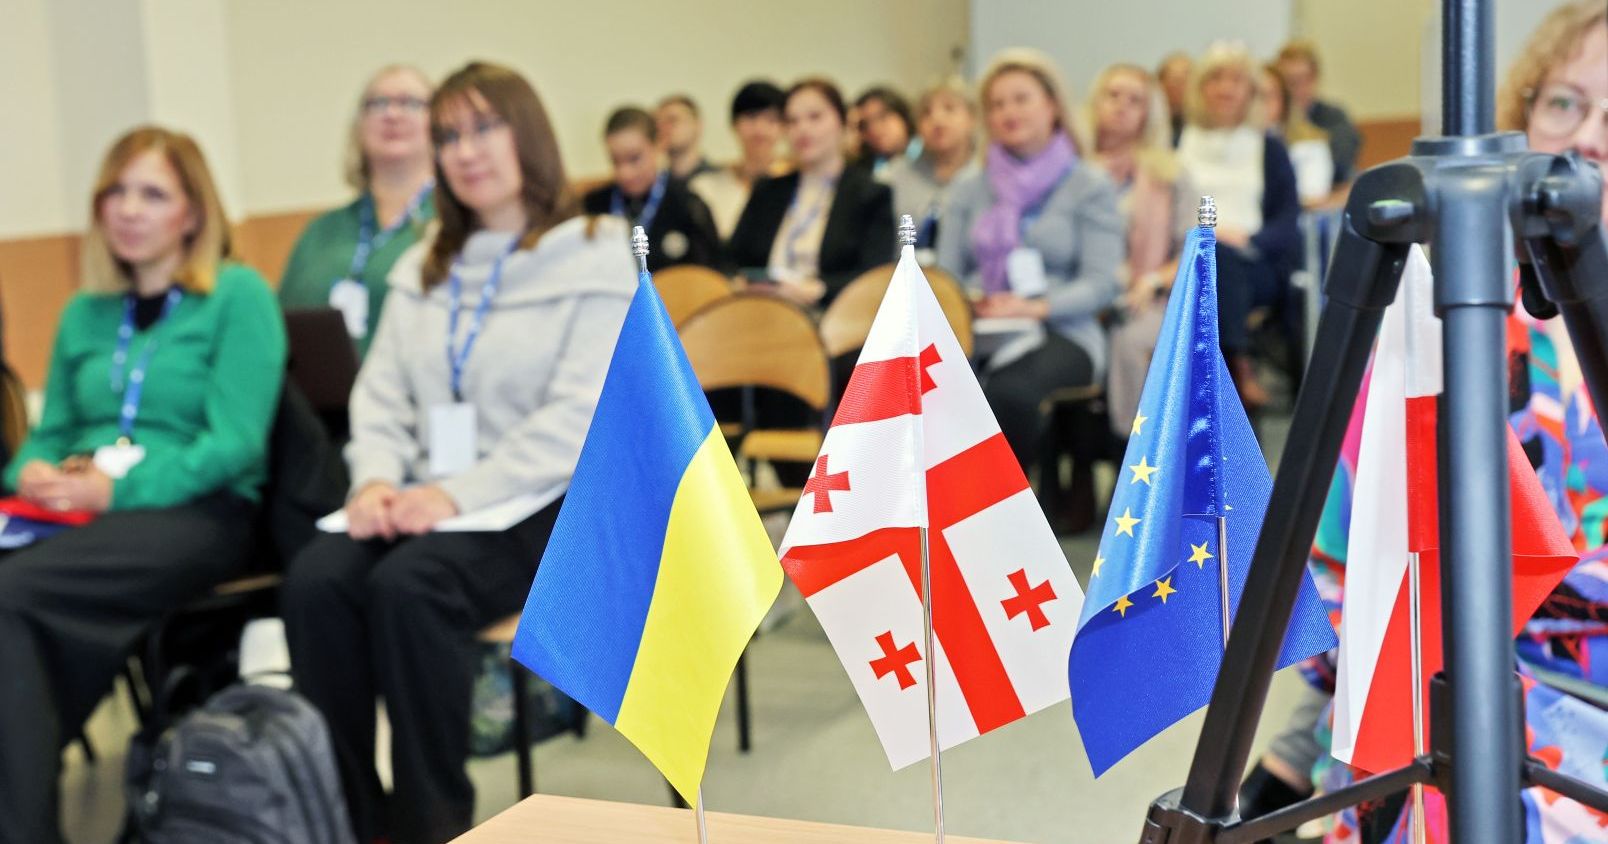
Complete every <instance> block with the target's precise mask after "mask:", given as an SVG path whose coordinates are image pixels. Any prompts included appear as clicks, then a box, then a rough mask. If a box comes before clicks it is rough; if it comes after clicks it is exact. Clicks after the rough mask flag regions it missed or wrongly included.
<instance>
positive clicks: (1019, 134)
mask: <svg viewBox="0 0 1608 844" xmlns="http://www.w3.org/2000/svg"><path fill="white" fill-rule="evenodd" d="M978 90H979V92H980V96H979V99H980V100H981V101H982V104H983V117H984V122H985V124H986V126H987V129H988V140H989V142H988V147H987V151H986V152H985V153H984V161H983V170H982V172H979V173H975V174H972V175H971V176H968V177H966V178H965V179H963V180H960V181H958V182H956V184H955V185H954V186H953V187H952V188H950V193H949V202H948V206H947V208H946V209H945V212H944V223H943V227H942V229H941V230H940V231H939V234H938V263H939V264H940V265H941V266H943V267H944V268H945V269H947V270H949V271H950V272H951V273H954V274H955V276H956V277H957V278H960V279H962V280H963V282H964V283H965V284H966V286H967V287H968V288H969V289H970V291H971V292H972V293H973V295H975V296H976V297H977V315H978V316H979V317H981V318H983V319H988V318H991V317H998V318H1000V319H999V320H995V321H994V322H995V324H996V325H998V326H1000V330H999V331H996V332H994V333H991V334H982V333H980V335H979V344H978V349H979V354H980V356H981V357H983V358H984V360H983V372H984V375H983V378H984V384H983V392H984V393H985V394H986V395H987V396H988V399H989V403H990V404H991V405H992V406H993V408H994V415H995V416H996V417H998V419H999V424H1000V429H1001V430H1002V431H1003V432H1004V434H1005V438H1006V440H1007V441H1009V442H1010V445H1011V448H1012V449H1013V450H1014V451H1015V453H1016V458H1017V460H1019V461H1020V462H1021V463H1022V465H1023V466H1031V465H1033V463H1034V462H1036V458H1037V453H1038V450H1039V448H1040V444H1041V440H1042V438H1043V436H1044V433H1045V427H1046V426H1045V419H1044V415H1043V412H1042V411H1041V409H1040V405H1041V404H1042V402H1043V400H1044V397H1045V396H1046V395H1048V394H1049V393H1051V392H1052V391H1054V390H1056V389H1058V388H1062V387H1076V386H1086V385H1089V384H1093V383H1096V382H1098V381H1099V380H1100V379H1101V378H1102V377H1103V375H1104V371H1105V362H1106V338H1105V332H1104V330H1103V329H1102V328H1101V327H1100V313H1101V312H1102V311H1104V310H1105V309H1106V308H1107V307H1109V306H1110V304H1111V303H1112V302H1113V301H1114V300H1115V299H1116V297H1117V295H1118V293H1120V292H1121V289H1122V282H1121V279H1120V273H1121V266H1122V261H1123V253H1124V251H1125V250H1124V247H1123V242H1124V233H1123V223H1122V215H1121V214H1120V213H1119V212H1118V210H1117V196H1116V191H1115V189H1114V188H1113V187H1112V184H1111V180H1110V179H1109V178H1107V177H1106V175H1105V173H1104V172H1102V171H1101V169H1100V168H1098V167H1090V166H1088V165H1087V163H1086V162H1084V161H1083V160H1082V159H1081V158H1080V154H1079V150H1078V147H1077V144H1076V142H1075V141H1074V139H1073V137H1072V134H1071V127H1070V125H1069V120H1068V111H1067V108H1066V106H1065V102H1064V99H1063V97H1064V92H1065V90H1066V87H1065V86H1064V85H1063V84H1061V81H1060V75H1059V73H1058V72H1057V71H1056V70H1055V68H1054V65H1053V64H1052V63H1051V62H1050V60H1049V59H1048V58H1047V57H1046V56H1044V55H1042V54H1040V53H1037V52H1035V51H1031V50H1008V51H1006V52H1004V53H1001V54H1000V55H999V56H998V57H997V58H996V59H995V60H994V62H993V63H992V64H991V65H990V67H989V69H988V71H987V72H986V73H985V74H984V75H983V78H982V83H981V85H979V88H978ZM979 324H980V326H982V325H987V323H982V322H981V321H980V323H979ZM1090 480H1091V481H1092V478H1091V479H1090ZM1091 491H1092V487H1091ZM1091 500H1092V498H1091Z"/></svg>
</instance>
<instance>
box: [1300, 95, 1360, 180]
mask: <svg viewBox="0 0 1608 844" xmlns="http://www.w3.org/2000/svg"><path fill="white" fill-rule="evenodd" d="M1307 119H1308V120H1311V121H1312V125H1314V126H1316V127H1318V128H1319V129H1322V130H1323V131H1325V132H1327V133H1328V134H1329V155H1330V157H1332V158H1333V159H1334V183H1335V184H1336V185H1339V184H1342V183H1344V182H1347V181H1350V179H1351V177H1352V176H1354V175H1356V174H1355V172H1354V171H1355V170H1356V167H1357V154H1358V153H1359V152H1361V151H1362V133H1361V132H1359V131H1357V127H1356V125H1355V124H1353V123H1352V122H1351V118H1350V116H1348V115H1347V114H1346V113H1345V111H1344V110H1342V109H1341V108H1340V107H1339V106H1336V105H1332V104H1330V103H1326V102H1324V101H1322V100H1315V101H1313V103H1312V109H1311V110H1310V111H1308V112H1307Z"/></svg>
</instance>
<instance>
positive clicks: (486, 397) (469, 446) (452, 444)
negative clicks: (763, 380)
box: [281, 63, 636, 844]
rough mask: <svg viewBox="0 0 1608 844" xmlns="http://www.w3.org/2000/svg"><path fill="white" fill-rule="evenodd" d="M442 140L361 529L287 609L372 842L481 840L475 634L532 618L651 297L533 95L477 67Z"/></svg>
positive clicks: (376, 376)
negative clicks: (474, 832)
mask: <svg viewBox="0 0 1608 844" xmlns="http://www.w3.org/2000/svg"><path fill="white" fill-rule="evenodd" d="M430 126H431V131H432V134H433V135H434V137H435V142H436V150H437V152H436V169H437V183H438V185H439V188H438V191H437V194H436V202H437V205H438V210H439V212H440V221H441V222H440V225H439V227H438V228H437V229H436V230H435V231H433V232H432V233H431V234H430V235H429V236H428V237H427V238H426V239H425V240H423V241H421V242H420V243H419V244H417V245H416V246H415V247H414V248H412V249H410V250H409V251H408V252H407V253H406V254H405V255H403V256H402V257H401V258H400V259H399V260H398V261H397V264H396V266H395V268H394V269H393V270H392V272H391V277H390V282H391V288H392V290H391V296H390V297H389V299H388V300H387V302H386V306H385V313H384V315H383V316H382V317H381V319H380V326H379V330H378V332H377V333H376V336H375V338H374V345H373V347H372V348H371V349H370V351H369V355H368V357H367V358H366V359H365V361H364V363H363V369H362V371H361V372H360V373H359V375H358V379H357V386H356V388H355V389H354V391H353V394H352V401H351V415H352V440H351V444H350V445H349V446H348V447H347V450H346V458H347V463H348V464H349V466H350V468H351V477H352V492H351V497H350V498H349V500H348V501H347V504H346V517H347V521H348V525H349V527H348V529H347V531H346V532H345V533H340V534H326V535H324V536H322V537H320V538H319V539H317V540H315V541H314V542H312V543H311V544H310V545H308V546H307V548H306V549H305V550H303V551H302V553H301V554H299V555H297V557H296V559H295V560H294V561H292V563H291V565H290V568H289V572H288V574H287V576H286V581H285V586H284V594H283V597H282V599H281V603H282V611H283V614H284V617H285V627H286V633H287V635H288V637H289V640H290V651H291V664H292V671H293V673H294V675H295V680H296V687H297V689H298V690H299V691H300V692H301V693H302V694H304V695H306V696H307V699H308V700H310V701H312V703H313V704H314V705H315V706H317V707H318V709H319V710H320V711H321V712H322V713H323V715H324V718H325V720H326V721H327V722H328V723H329V730H330V737H331V742H332V744H333V747H334V750H335V756H336V761H337V763H338V765H339V768H340V772H341V781H342V786H343V788H344V790H345V792H346V798H347V803H348V806H349V807H350V809H351V817H352V823H353V826H354V827H355V831H356V833H357V839H358V840H359V841H373V840H375V838H376V837H377V836H381V835H384V836H387V837H388V838H389V840H390V841H393V842H397V843H398V844H402V842H440V841H446V840H448V839H450V838H453V837H455V836H457V835H459V834H461V833H463V832H464V831H466V830H468V829H469V826H470V822H471V820H472V818H473V812H474V787H473V785H472V784H471V783H470V781H469V777H468V775H467V773H466V772H465V770H464V761H465V759H466V757H467V755H468V751H469V727H470V723H469V721H470V692H471V687H472V685H473V672H474V665H473V659H472V654H473V650H472V648H473V643H474V636H475V633H476V631H478V630H480V629H482V628H483V627H485V626H486V625H488V624H490V623H492V622H494V621H497V620H499V619H502V618H505V617H507V616H509V615H511V614H513V613H515V612H518V611H519V609H520V607H521V606H523V604H524V600H525V595H526V594H527V593H528V592H529V591H530V584H531V581H532V580H533V579H534V577H535V574H536V565H537V562H538V561H539V560H540V559H541V557H542V551H543V550H544V549H545V547H546V544H547V538H548V536H549V535H550V533H551V531H552V527H553V522H554V519H555V518H556V517H557V514H558V508H559V501H560V500H561V496H562V495H563V492H564V490H565V489H566V488H567V487H568V485H569V479H570V475H571V473H572V472H573V471H574V468H575V461H576V459H577V458H578V457H579V455H580V449H581V443H582V441H583V440H584V438H585V436H586V430H587V427H588V426H589V425H590V424H591V419H592V411H593V410H594V409H595V407H596V406H597V400H598V396H599V393H600V392H601V390H602V385H603V377H604V374H605V373H606V371H607V370H608V365H609V357H610V355H611V354H612V351H613V348H614V338H615V336H616V335H617V334H618V333H619V329H620V325H621V323H622V322H623V321H624V319H625V311H626V309H627V307H628V306H629V304H630V299H631V296H632V294H633V293H634V291H635V288H636V272H635V261H634V260H633V259H632V257H631V253H630V247H629V246H628V244H627V240H628V239H627V235H626V232H625V229H624V225H623V224H622V223H621V222H620V221H619V220H617V219H616V218H612V217H605V218H595V219H588V218H586V217H583V216H581V215H580V207H579V204H578V203H577V202H576V200H575V198H574V197H573V196H572V195H571V194H570V193H569V189H568V187H567V184H568V182H567V180H566V179H565V176H564V167H563V164H562V162H561V161H560V159H559V155H558V145H557V143H556V141H555V139H554V136H553V131H552V124H551V123H550V122H549V120H548V118H547V113H546V111H545V110H544V109H543V108H542V105H541V101H540V100H538V99H537V96H536V92H535V91H533V90H532V89H531V87H530V85H529V84H528V83H527V82H525V80H524V79H522V78H520V77H519V76H518V75H517V74H516V73H514V72H513V71H511V70H508V69H507V68H502V67H498V66H496V65H490V64H482V63H472V64H470V65H468V66H466V67H464V68H463V69H462V70H459V71H457V72H456V73H454V74H452V75H451V76H449V77H447V79H446V81H444V82H443V83H442V84H441V87H440V88H439V89H438V90H437V91H436V93H435V96H434V97H433V98H432V99H431V102H430ZM521 498H530V499H531V501H530V503H529V507H530V511H527V512H529V515H527V516H526V517H525V518H524V519H523V520H522V521H520V522H518V523H516V524H514V525H513V526H512V527H510V528H508V529H506V530H502V531H470V532H438V531H437V530H436V528H437V526H438V525H440V524H441V523H442V522H443V521H444V520H446V519H450V518H452V517H454V516H456V515H459V514H473V513H475V512H477V511H483V510H484V509H485V508H487V507H490V506H492V505H496V504H506V503H508V502H510V501H517V500H519V499H521ZM376 697H379V698H383V699H384V700H385V705H386V711H387V713H388V715H389V717H390V722H391V762H392V772H393V776H392V780H393V786H394V787H393V795H392V798H391V800H390V805H389V807H388V808H389V812H387V805H386V800H385V794H384V793H383V791H382V790H381V787H380V781H379V777H378V775H377V774H376V772H375V769H374V754H375V747H374V743H375V715H374V701H375V698H376ZM387 816H388V817H387Z"/></svg>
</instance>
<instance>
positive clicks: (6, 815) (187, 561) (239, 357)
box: [0, 126, 285, 844]
mask: <svg viewBox="0 0 1608 844" xmlns="http://www.w3.org/2000/svg"><path fill="white" fill-rule="evenodd" d="M93 207H94V217H93V218H92V219H91V220H90V226H89V233H88V234H87V235H86V236H85V238H84V247H83V248H84V252H83V264H82V266H83V273H84V288H85V289H84V291H83V292H81V293H79V294H77V295H76V296H74V297H73V299H72V300H71V301H70V302H68V304H67V309H66V311H65V312H64V313H63V314H62V318H61V325H60V328H59V329H58V331H57V335H56V345H55V348H54V350H53V351H52V352H51V359H50V374H49V378H48V380H47V382H46V384H45V407H44V416H43V418H42V419H41V420H40V422H39V427H38V428H36V429H35V430H34V432H33V434H32V435H31V436H29V437H28V439H27V441H26V442H25V443H24V444H23V446H22V448H21V449H20V450H19V452H18V453H17V456H16V458H15V459H14V460H12V462H11V465H10V466H9V467H8V468H7V469H6V475H5V483H6V486H7V487H8V488H9V489H10V490H13V491H14V492H15V493H16V494H17V495H18V496H20V497H21V498H23V499H24V500H26V501H28V502H31V503H33V504H35V505H38V506H40V507H43V508H46V509H50V510H61V511H80V512H82V513H87V514H94V519H93V521H90V522H89V523H88V524H85V525H83V526H81V527H76V528H70V529H68V530H66V531H64V532H62V533H58V534H56V535H54V536H52V537H50V538H48V539H44V540H42V541H39V542H36V543H35V544H33V545H29V546H27V547H25V548H22V549H21V550H17V551H12V552H9V553H8V554H7V555H6V556H5V557H3V558H0V677H4V678H5V679H4V681H0V748H4V750H3V751H0V819H3V820H0V842H7V844H11V842H17V844H22V842H27V844H38V842H52V841H60V840H61V836H60V833H59V830H58V829H57V817H58V815H57V812H58V803H57V793H56V787H57V780H58V779H59V776H60V773H61V750H62V747H63V745H65V744H66V742H67V740H68V739H69V738H70V737H72V736H74V735H76V734H77V733H78V732H79V729H80V726H81V725H82V724H83V722H84V720H85V719H86V718H87V717H88V716H89V713H90V711H91V710H93V709H94V708H95V704H96V702H98V701H99V700H100V699H101V697H102V696H104V695H105V694H106V693H107V692H108V691H109V690H110V689H111V687H112V680H113V678H114V677H116V676H117V672H118V671H119V670H120V669H121V668H122V666H123V662H124V660H125V659H126V657H127V655H128V653H129V651H130V650H131V649H132V648H134V646H135V644H136V643H137V642H138V641H139V640H140V638H141V637H142V636H143V635H144V634H145V632H146V631H147V630H149V629H150V628H151V626H152V625H153V624H155V623H156V622H157V621H158V620H159V619H161V618H162V617H163V616H165V615H167V614H168V613H170V612H172V611H173V610H175V609H177V608H178V607H180V606H183V605H184V604H185V603H186V602H188V601H190V600H192V599H194V598H196V597H198V596H201V595H204V594H206V592H207V591H208V590H209V589H211V588H212V587H213V586H215V585H217V584H218V583H221V582H223V581H225V580H228V579H229V578H231V577H235V576H238V575H240V574H242V573H243V572H244V571H245V568H246V564H247V562H248V559H247V556H246V553H245V550H244V549H246V548H249V547H250V546H251V544H252V532H251V526H252V521H253V515H254V513H255V510H256V506H255V505H256V503H257V501H258V499H259V490H260V488H261V487H262V485H263V482H264V480H265V478H266V474H267V473H266V467H267V440H268V432H269V428H270V427H271V425H272V423H273V418H274V410H275V408H276V406H277V405H278V402H279V390H280V384H281V381H282V380H283V378H284V371H285V333H284V326H283V324H282V323H281V321H280V319H279V313H278V309H277V308H276V307H274V296H273V293H272V292H271V291H270V290H269V289H268V285H267V283H266V282H264V281H263V279H262V277H261V276H259V275H258V274H257V273H256V272H254V271H253V270H251V269H248V268H246V267H243V266H240V265H238V264H232V263H226V262H225V260H224V257H225V255H226V254H227V253H228V233H227V232H228V222H227V220H226V219H225V217H224V214H223V206H222V205H221V203H220V202H219V201H218V195H217V192H216V190H215V189H214V187H213V181H212V176H211V175H210V173H209V172H208V170H207V165H206V162H205V160H204V159H203V158H202V156H201V151H200V149H198V148H197V147H196V144H195V142H194V141H193V140H191V139H190V137H189V136H187V135H183V134H180V133H178V132H173V131H170V130H167V129H161V128H156V127H149V126H148V127H142V128H139V129H135V130H134V131H132V132H129V133H128V134H126V135H124V136H123V137H122V138H120V139H118V140H117V142H116V143H114V144H113V145H112V148H111V151H110V152H108V153H107V155H106V158H105V160H104V161H103V162H102V164H101V168H100V174H99V176H97V177H96V180H95V194H94V200H93Z"/></svg>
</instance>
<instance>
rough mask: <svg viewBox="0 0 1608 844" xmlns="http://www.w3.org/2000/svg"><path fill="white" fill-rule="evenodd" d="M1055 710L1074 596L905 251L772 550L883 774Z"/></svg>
mask: <svg viewBox="0 0 1608 844" xmlns="http://www.w3.org/2000/svg"><path fill="white" fill-rule="evenodd" d="M923 527H927V528H930V530H929V543H928V544H929V558H930V564H931V577H932V623H933V629H934V634H935V648H934V649H935V651H936V653H935V654H933V655H932V658H933V659H934V660H935V662H934V665H933V668H934V676H935V677H936V683H935V686H936V689H935V691H936V700H937V713H938V714H937V721H938V739H939V746H940V748H949V747H953V746H955V745H957V744H960V743H961V742H964V741H966V740H968V739H970V738H973V737H975V736H978V735H981V734H982V733H986V732H988V731H989V730H992V729H994V728H996V727H1000V726H1003V725H1005V724H1008V723H1010V722H1012V721H1014V720H1016V719H1018V718H1021V717H1023V716H1024V715H1026V714H1028V713H1031V712H1036V711H1038V710H1040V709H1043V708H1044V707H1047V706H1050V705H1051V704H1055V703H1058V702H1060V701H1063V700H1065V699H1066V698H1067V694H1068V693H1067V673H1066V664H1067V656H1068V653H1069V652H1070V650H1071V646H1072V637H1073V635H1074V634H1075V633H1076V632H1077V623H1078V615H1079V612H1080V610H1081V608H1082V605H1083V592H1082V590H1081V589H1079V588H1078V583H1077V580H1076V579H1075V578H1074V577H1073V575H1072V570H1071V568H1070V567H1069V566H1068V565H1067V562H1066V556H1065V555H1064V554H1063V553H1062V551H1061V546H1060V544H1059V543H1058V542H1057V541H1056V538H1055V534H1054V532H1053V531H1051V530H1050V526H1049V523H1048V522H1047V521H1046V520H1045V518H1044V515H1043V513H1042V511H1040V509H1039V504H1038V501H1037V499H1035V498H1034V496H1033V491H1032V490H1031V489H1030V488H1029V487H1028V483H1027V478H1026V476H1024V475H1023V474H1022V470H1021V468H1020V466H1019V465H1018V464H1017V462H1016V457H1015V455H1014V454H1013V453H1012V452H1011V449H1010V446H1009V445H1007V444H1006V442H1005V437H1004V436H1003V435H1002V434H1001V433H1000V430H999V423H997V422H996V421H995V420H994V414H993V413H992V412H991V411H990V410H989V407H988V403H987V401H986V400H985V399H984V398H983V391H982V388H981V387H980V386H979V385H978V383H977V378H976V376H975V375H973V374H972V370H971V366H970V364H969V363H968V362H967V360H966V356H965V354H964V353H963V352H962V351H961V348H960V343H959V342H958V341H957V340H956V339H955V335H954V332H953V330H952V329H951V328H950V326H949V323H948V321H947V320H946V319H945V318H944V314H943V311H942V309H941V308H940V307H939V305H938V300H937V297H935V296H934V295H933V292H932V289H931V288H930V287H929V286H928V284H927V280H926V278H925V277H924V276H923V275H922V273H921V268H920V267H919V266H917V264H916V260H915V256H914V253H913V250H912V249H911V248H910V247H908V246H907V247H905V248H904V254H903V255H902V257H901V258H900V260H899V265H898V268H897V269H895V270H894V274H893V281H892V282H891V283H890V284H889V286H888V292H887V295H886V297H885V298H884V299H883V300H882V305H881V307H880V308H879V309H878V311H877V316H876V320H875V321H874V322H873V323H872V325H871V332H870V336H869V337H867V339H866V343H865V348H864V351H862V352H861V354H860V360H859V363H858V364H857V365H856V366H855V368H854V374H853V376H852V377H851V378H850V379H849V383H848V386H847V389H846V390H845V393H844V397H843V401H842V402H841V403H840V405H839V407H838V410H837V415H836V416H835V417H834V418H833V420H832V427H831V428H830V429H829V430H828V431H827V433H826V437H825V440H824V442H823V444H822V446H821V453H820V456H819V457H818V458H817V459H816V461H815V468H814V470H813V471H812V472H811V475H810V478H809V481H808V482H807V483H806V485H805V487H804V496H803V498H802V499H800V501H799V505H798V509H797V511H796V512H795V513H794V515H793V521H792V523H791V524H789V525H788V528H787V535H786V537H784V538H783V540H782V547H781V558H782V567H783V568H784V569H785V570H786V571H787V575H788V577H790V578H792V580H793V583H794V584H795V585H796V586H798V588H799V590H800V591H801V592H803V594H804V597H805V599H806V600H807V601H808V602H809V605H810V608H811V609H812V610H814V612H815V614H816V617H817V618H818V619H820V622H821V626H822V627H823V628H825V630H826V634H827V637H828V638H829V639H830V640H831V641H832V647H833V648H834V649H835V650H836V651H837V655H838V658H839V659H840V660H842V661H843V666H844V668H846V669H847V670H848V673H849V679H850V681H851V682H852V683H853V684H854V688H855V690H856V691H857V692H858V693H859V695H860V700H861V702H862V703H864V704H865V708H866V711H867V712H868V713H869V714H870V715H871V722H872V724H873V725H874V726H875V727H876V731H877V735H878V736H879V737H880V738H881V739H882V746H883V750H885V751H886V752H887V754H888V762H889V763H890V764H891V765H892V766H893V767H894V768H902V767H904V766H906V765H909V764H911V763H913V762H918V761H921V760H922V759H926V758H928V756H929V755H930V741H929V735H928V725H927V689H926V666H925V665H924V664H923V662H922V660H923V659H925V658H927V655H926V654H924V653H923V651H924V650H925V635H924V627H923V624H922V601H921V599H922V595H921V546H920V540H919V531H920V529H921V528H923Z"/></svg>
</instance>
